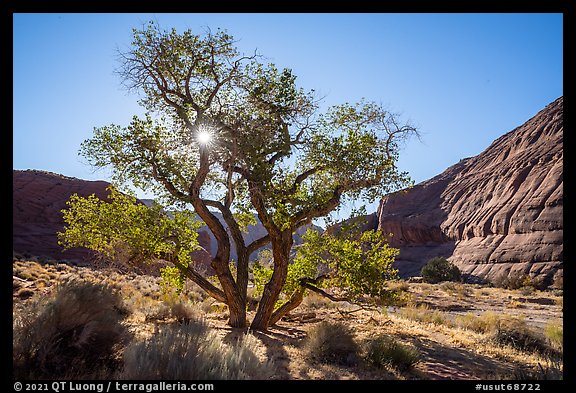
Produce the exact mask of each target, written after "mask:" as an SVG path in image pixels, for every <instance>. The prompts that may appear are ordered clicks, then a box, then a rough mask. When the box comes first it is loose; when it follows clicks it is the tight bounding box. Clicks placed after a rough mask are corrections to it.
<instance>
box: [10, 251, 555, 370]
mask: <svg viewBox="0 0 576 393" xmlns="http://www.w3.org/2000/svg"><path fill="white" fill-rule="evenodd" d="M65 277H81V278H84V279H89V280H103V281H105V282H107V283H109V284H111V285H114V286H116V287H118V288H120V289H121V290H122V293H123V294H124V296H125V299H126V302H127V304H128V307H129V308H130V309H132V310H133V312H132V313H131V314H130V315H129V317H128V318H127V319H126V324H127V325H128V327H129V328H130V330H131V332H132V333H133V334H134V335H135V336H141V337H146V336H149V335H151V334H154V332H155V330H156V329H157V328H158V326H159V325H161V324H165V323H174V322H175V321H174V319H173V318H172V317H171V316H170V315H167V314H164V315H163V314H162V313H161V312H158V310H159V305H161V304H162V295H161V294H160V290H159V285H158V284H159V279H158V278H157V277H152V276H140V275H136V274H128V273H125V272H120V271H118V270H113V269H99V270H96V269H93V268H90V267H74V266H70V265H67V264H64V263H58V262H55V261H51V262H49V263H39V262H35V261H14V263H13V312H14V314H15V315H16V314H17V313H19V310H21V308H22V307H24V306H25V304H26V303H27V302H30V301H33V300H34V299H37V298H39V297H46V296H47V295H48V294H49V293H50V292H51V291H53V290H54V288H55V284H56V283H57V282H58V281H59V280H61V279H63V278H65ZM407 293H408V297H409V300H410V303H411V304H412V305H418V304H420V305H423V304H425V305H426V306H427V309H428V310H432V311H434V310H435V311H438V312H440V313H441V314H440V315H441V316H442V317H443V318H444V321H445V322H444V323H432V322H421V321H416V320H412V319H410V318H407V317H405V316H403V314H402V312H401V310H402V308H401V307H389V308H385V307H384V308H382V307H380V308H367V309H358V307H357V306H355V305H351V304H348V303H344V302H339V303H333V302H329V301H327V300H325V299H323V298H319V297H317V296H309V297H308V298H307V299H305V302H304V303H303V304H302V306H301V307H300V308H299V309H297V310H296V312H295V314H296V315H295V316H296V317H295V318H292V319H291V321H290V322H287V321H284V320H283V321H280V322H279V323H278V324H277V325H276V326H274V327H272V328H271V329H270V330H269V332H268V333H259V332H256V333H254V334H255V336H256V337H257V338H258V339H259V340H260V342H261V344H262V345H261V347H260V353H259V355H260V356H261V357H262V359H264V358H268V359H272V360H274V363H275V367H276V370H277V371H276V375H275V377H274V378H275V379H313V380H320V379H331V380H340V379H341V380H344V379H385V380H390V379H417V380H432V379H512V378H517V377H518V375H525V373H526V372H530V370H534V369H536V367H538V364H540V365H547V364H550V363H549V361H548V359H546V358H544V357H542V356H541V355H539V354H536V353H529V352H525V351H521V350H517V349H514V348H510V347H506V346H499V345H496V344H494V343H493V342H492V341H491V340H490V339H489V338H488V336H487V335H486V334H483V333H478V332H474V331H472V330H466V329H463V328H459V327H455V326H454V324H453V323H451V321H453V320H454V319H455V318H456V317H457V316H458V315H463V314H467V313H472V314H474V315H481V314H483V313H484V312H486V311H492V312H495V313H498V314H499V315H511V316H522V317H523V318H524V319H525V320H526V322H527V323H528V325H529V326H530V328H531V329H534V330H535V331H539V332H542V330H543V327H544V326H546V325H547V324H548V323H551V322H556V323H559V324H561V323H562V318H563V312H562V297H561V295H560V293H558V291H556V292H553V291H528V290H523V291H520V290H515V291H511V290H503V289H498V288H489V287H481V286H478V285H465V284H454V285H452V284H437V285H431V284H420V283H419V284H415V283H411V284H409V287H408V292H407ZM184 296H185V297H186V299H185V302H186V303H187V304H189V305H190V307H191V308H192V309H193V310H194V312H196V313H201V314H202V316H203V317H204V318H205V319H206V320H207V321H208V323H209V325H210V326H212V327H213V328H214V329H216V330H217V331H218V332H219V334H221V335H222V337H223V338H225V339H226V340H229V339H233V338H235V337H237V336H239V335H242V334H244V333H245V332H244V331H240V330H238V329H232V328H230V327H228V326H227V325H226V317H227V316H226V311H225V307H224V306H223V305H221V304H218V303H215V302H212V301H211V300H210V299H204V300H203V295H202V294H201V293H199V292H198V291H197V290H196V289H194V288H189V289H188V290H187V291H186V293H185V295H184ZM299 313H302V314H299ZM253 315H254V312H253V311H250V312H249V318H252V317H253ZM298 315H302V318H297V316H298ZM320 321H334V322H344V323H346V324H347V325H348V326H349V327H350V328H351V329H352V331H353V332H354V333H355V339H356V341H357V342H359V343H363V342H365V341H366V340H367V339H368V338H370V337H375V336H378V335H382V334H385V335H389V336H392V337H394V338H395V339H397V340H398V341H400V342H402V343H404V344H408V345H412V346H414V347H416V348H417V350H418V351H419V353H420V362H418V363H417V364H416V365H415V366H414V367H413V368H412V369H409V370H407V371H398V370H396V369H394V368H392V367H389V368H376V367H374V366H372V365H370V364H368V363H367V362H365V361H363V360H360V361H358V362H357V363H356V364H355V365H353V366H343V365H330V364H323V363H320V362H317V361H314V360H310V359H308V358H307V357H306V356H305V351H304V343H305V338H306V336H307V333H308V331H309V330H310V329H311V328H312V327H313V326H315V325H316V324H317V323H319V322H320ZM560 367H561V363H560ZM523 373H524V374H523Z"/></svg>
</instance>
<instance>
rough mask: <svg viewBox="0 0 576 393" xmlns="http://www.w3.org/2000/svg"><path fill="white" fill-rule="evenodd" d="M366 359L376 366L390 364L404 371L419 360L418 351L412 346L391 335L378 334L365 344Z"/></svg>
mask: <svg viewBox="0 0 576 393" xmlns="http://www.w3.org/2000/svg"><path fill="white" fill-rule="evenodd" d="M365 347H366V354H365V358H366V360H367V361H368V362H369V363H370V364H372V365H373V366H376V367H380V368H381V367H386V366H391V367H394V368H396V369H398V370H401V371H404V370H408V369H409V368H412V367H414V365H415V364H416V363H418V362H419V361H420V353H419V352H418V350H417V349H416V348H414V347H411V346H409V345H405V344H402V343H400V342H398V341H396V340H395V339H393V338H392V337H388V336H378V337H376V338H374V339H370V340H368V341H367V342H366V344H365Z"/></svg>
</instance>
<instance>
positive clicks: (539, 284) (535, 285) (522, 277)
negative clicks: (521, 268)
mask: <svg viewBox="0 0 576 393" xmlns="http://www.w3.org/2000/svg"><path fill="white" fill-rule="evenodd" d="M493 285H494V286H496V287H499V288H504V289H512V290H514V289H523V288H524V289H523V290H524V291H525V292H528V291H531V290H530V288H532V289H539V290H543V289H545V288H546V286H547V282H546V278H545V277H544V276H536V277H530V275H528V274H526V273H521V272H510V273H503V274H502V275H500V276H498V277H497V278H496V279H494V281H493ZM526 294H527V295H529V294H530V293H526Z"/></svg>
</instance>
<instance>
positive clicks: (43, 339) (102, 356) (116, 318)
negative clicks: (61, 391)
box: [12, 280, 127, 379]
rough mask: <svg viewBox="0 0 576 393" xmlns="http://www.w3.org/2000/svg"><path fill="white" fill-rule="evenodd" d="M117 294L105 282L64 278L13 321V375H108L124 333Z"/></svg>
mask: <svg viewBox="0 0 576 393" xmlns="http://www.w3.org/2000/svg"><path fill="white" fill-rule="evenodd" d="M124 316H125V314H124V311H123V307H122V300H121V298H120V296H119V295H118V293H117V292H116V291H115V290H113V289H112V288H111V287H110V286H108V285H105V284H101V283H95V282H88V281H81V280H68V281H64V282H63V283H61V284H59V285H58V286H57V288H56V291H55V293H54V295H52V296H50V297H48V298H47V299H45V300H39V301H36V302H32V303H30V304H29V305H28V306H27V307H25V308H24V309H23V310H22V311H21V312H20V313H19V314H17V315H15V318H14V321H13V354H12V355H13V358H12V359H13V372H14V377H15V378H17V379H46V378H47V379H56V378H64V379H84V378H86V379H94V378H107V377H109V376H110V375H111V373H112V372H113V370H114V369H115V368H116V367H117V350H118V347H119V345H120V344H121V343H122V342H123V341H124V340H125V339H126V338H127V336H126V329H125V328H124V326H123V325H122V324H121V322H122V320H123V318H124Z"/></svg>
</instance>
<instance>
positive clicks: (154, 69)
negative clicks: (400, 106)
mask: <svg viewBox="0 0 576 393" xmlns="http://www.w3.org/2000/svg"><path fill="white" fill-rule="evenodd" d="M118 73H119V75H120V77H121V79H122V82H123V84H124V86H125V87H126V88H127V89H128V90H130V91H136V92H138V93H139V94H140V95H141V99H140V104H141V105H142V106H143V107H144V108H145V109H146V111H147V114H146V116H145V117H144V118H140V117H134V118H133V120H132V121H131V122H130V124H128V125H127V126H120V125H109V126H104V127H100V128H95V129H94V135H93V137H92V138H90V139H88V140H87V141H85V142H84V143H83V144H82V146H81V149H80V154H81V155H82V156H83V157H85V158H86V159H87V160H88V162H89V163H90V164H91V165H93V166H94V167H109V168H111V170H112V176H113V179H112V180H113V182H114V183H115V184H118V185H126V184H132V185H133V186H135V187H137V188H140V189H144V190H147V191H153V192H154V193H155V194H156V195H158V196H159V198H163V199H162V200H163V201H166V202H167V203H179V204H180V205H179V206H180V208H185V207H186V206H191V207H192V209H193V210H194V211H195V213H196V214H197V215H198V216H199V217H200V219H201V220H202V221H204V223H205V224H206V226H207V227H208V229H209V230H210V231H211V232H212V233H213V235H214V237H215V239H216V243H217V250H216V254H215V256H214V257H213V259H212V262H211V265H212V267H213V269H214V271H215V273H216V276H217V278H218V282H219V284H220V288H216V287H215V288H210V289H211V292H212V293H221V294H223V296H222V298H223V299H222V300H223V301H224V302H225V303H226V304H227V305H228V308H229V311H230V319H229V324H230V325H231V326H234V327H245V326H246V324H247V321H246V291H247V286H248V273H249V272H248V262H249V257H250V255H251V254H252V253H253V252H254V251H256V250H257V249H259V248H261V247H262V246H263V245H266V244H268V243H270V244H271V249H272V255H273V269H272V274H271V276H270V278H269V280H268V282H267V283H266V284H265V286H264V288H263V291H262V297H261V299H260V302H259V304H258V308H257V310H256V315H255V317H254V319H253V320H252V322H251V328H252V329H255V330H267V329H268V327H269V326H270V323H271V320H272V314H273V312H274V310H275V307H276V303H277V300H278V298H279V295H280V293H281V291H282V288H283V287H284V284H285V282H286V278H287V271H288V266H289V264H290V250H291V248H292V243H293V238H292V235H293V233H294V231H295V230H296V229H298V228H300V227H302V226H304V225H307V224H309V223H311V222H312V220H314V219H316V218H319V217H324V216H326V215H328V214H330V213H331V212H332V211H334V209H336V208H338V207H339V206H340V204H341V203H343V202H344V201H346V200H364V201H374V200H376V199H377V198H379V197H381V196H382V195H384V194H385V193H388V192H391V191H395V190H397V189H400V188H404V187H405V186H407V185H408V184H409V178H408V176H407V174H406V173H403V172H400V171H399V170H398V168H397V167H396V162H397V160H398V152H399V147H400V144H401V142H402V141H404V140H405V139H406V138H407V137H409V136H410V135H412V134H414V133H415V132H416V130H415V128H414V127H412V126H410V125H408V124H401V123H400V122H399V120H398V117H397V116H395V115H393V114H391V113H389V112H388V111H386V110H384V109H383V108H382V107H381V106H380V105H378V104H376V103H373V102H368V101H365V100H363V101H361V102H359V103H356V104H350V103H344V104H342V105H337V106H333V107H330V108H328V109H327V110H326V111H325V112H321V111H320V109H319V100H317V99H316V97H315V93H314V91H304V90H303V89H301V88H298V87H297V85H296V76H295V75H294V74H293V73H292V71H291V70H290V69H287V68H285V69H281V70H280V69H278V68H277V67H276V66H275V65H274V64H268V63H265V62H264V61H263V59H262V57H261V56H260V55H258V54H257V53H253V54H248V55H245V54H241V53H239V51H238V49H237V48H236V46H235V41H234V39H233V37H232V36H230V35H229V34H227V33H226V32H225V31H222V30H217V31H216V32H212V31H210V30H208V31H206V32H204V33H202V34H199V35H196V34H193V33H192V31H190V30H186V31H184V32H183V33H178V32H177V31H176V30H175V29H172V30H162V29H161V28H160V27H159V26H158V25H156V24H154V23H150V24H149V25H147V26H145V27H143V28H142V29H139V30H138V29H134V31H133V42H132V44H131V46H130V49H128V50H126V51H123V52H121V53H120V67H119V68H118ZM215 212H219V213H221V215H222V217H223V219H224V221H225V223H226V226H227V228H226V227H225V226H224V225H223V224H222V223H221V222H220V221H219V219H218V217H217V215H216V214H215ZM253 214H256V215H257V217H258V218H259V220H260V221H261V223H262V225H263V226H264V228H265V229H266V232H267V234H266V235H265V236H263V237H261V238H259V239H256V240H254V241H252V242H250V243H248V244H246V242H245V240H244V238H243V235H242V229H243V227H244V226H245V225H246V224H247V223H248V222H249V217H251V216H252V215H253ZM232 245H233V246H234V247H235V248H236V254H237V255H238V259H237V261H236V266H237V269H236V273H235V274H234V273H233V272H232V271H231V269H230V264H229V260H230V250H231V247H232ZM193 268H194V267H193V265H191V267H190V269H193ZM194 277H195V276H189V278H190V279H191V280H193V281H195V282H198V281H196V279H195V278H194ZM202 284H203V285H204V286H203V288H205V289H206V285H205V283H202ZM201 286H202V285H201ZM216 289H218V291H216Z"/></svg>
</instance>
